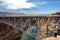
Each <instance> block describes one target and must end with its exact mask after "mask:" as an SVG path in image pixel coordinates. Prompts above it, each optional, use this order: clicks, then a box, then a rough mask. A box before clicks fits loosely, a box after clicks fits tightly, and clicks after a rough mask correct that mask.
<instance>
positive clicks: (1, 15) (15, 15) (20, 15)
mask: <svg viewBox="0 0 60 40" xmlns="http://www.w3.org/2000/svg"><path fill="white" fill-rule="evenodd" d="M0 17H60V15H50V14H0Z"/></svg>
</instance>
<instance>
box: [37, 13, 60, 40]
mask: <svg viewBox="0 0 60 40" xmlns="http://www.w3.org/2000/svg"><path fill="white" fill-rule="evenodd" d="M52 15H60V12H56V13H53V14H52ZM58 20H59V19H58V18H41V19H40V21H39V24H40V33H41V34H40V35H39V36H38V37H37V40H40V39H41V40H42V38H46V37H50V36H53V35H54V31H56V32H57V30H58V26H57V25H56V24H57V23H58ZM55 26H57V27H56V28H55Z"/></svg>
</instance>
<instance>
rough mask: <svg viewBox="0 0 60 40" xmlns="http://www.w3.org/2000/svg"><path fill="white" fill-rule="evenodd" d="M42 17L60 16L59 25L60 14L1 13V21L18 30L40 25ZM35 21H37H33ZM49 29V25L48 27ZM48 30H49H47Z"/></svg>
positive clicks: (59, 17) (24, 30)
mask: <svg viewBox="0 0 60 40" xmlns="http://www.w3.org/2000/svg"><path fill="white" fill-rule="evenodd" d="M41 18H47V19H48V21H49V18H58V19H59V21H58V26H60V25H59V23H60V16H58V15H33V14H32V15H31V14H30V15H29V14H21V15H18V14H4V15H3V14H1V15H0V22H1V23H4V24H7V25H10V26H12V27H14V28H17V29H18V30H21V31H23V32H26V31H27V29H29V28H30V26H31V25H32V26H35V25H37V24H38V25H37V26H39V20H40V19H41ZM33 21H35V22H33ZM47 29H48V27H47ZM59 29H60V28H59ZM47 31H48V30H47Z"/></svg>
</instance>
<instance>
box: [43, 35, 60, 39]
mask: <svg viewBox="0 0 60 40" xmlns="http://www.w3.org/2000/svg"><path fill="white" fill-rule="evenodd" d="M43 40H60V36H57V37H49V38H46V39H43Z"/></svg>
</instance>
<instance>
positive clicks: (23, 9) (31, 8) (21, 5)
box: [0, 0, 60, 14]
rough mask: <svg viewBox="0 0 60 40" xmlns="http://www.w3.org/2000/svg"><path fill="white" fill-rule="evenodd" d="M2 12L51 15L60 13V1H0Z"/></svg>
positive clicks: (0, 10)
mask: <svg viewBox="0 0 60 40" xmlns="http://www.w3.org/2000/svg"><path fill="white" fill-rule="evenodd" d="M0 12H12V13H26V14H51V13H54V12H60V0H22V1H21V0H0Z"/></svg>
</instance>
